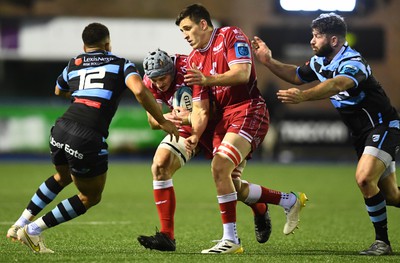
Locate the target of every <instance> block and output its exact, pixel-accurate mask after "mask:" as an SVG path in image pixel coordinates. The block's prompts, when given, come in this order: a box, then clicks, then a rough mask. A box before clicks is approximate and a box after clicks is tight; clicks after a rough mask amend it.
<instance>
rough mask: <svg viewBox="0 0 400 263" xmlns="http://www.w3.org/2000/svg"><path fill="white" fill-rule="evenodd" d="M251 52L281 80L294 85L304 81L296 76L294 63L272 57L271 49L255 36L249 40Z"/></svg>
mask: <svg viewBox="0 0 400 263" xmlns="http://www.w3.org/2000/svg"><path fill="white" fill-rule="evenodd" d="M251 44H252V47H253V53H254V55H255V56H256V57H257V59H258V61H260V62H261V63H262V64H263V65H264V66H266V67H267V68H268V69H269V70H271V72H272V73H274V74H275V75H276V76H278V77H279V78H281V79H282V80H284V81H286V82H289V83H291V84H294V85H302V84H304V82H303V81H302V80H301V79H300V78H299V77H298V76H297V73H296V70H297V66H296V65H291V64H285V63H282V62H280V61H278V60H276V59H274V58H273V57H272V51H271V49H269V47H268V46H267V45H266V44H265V42H264V41H262V40H261V39H260V38H259V37H257V36H255V37H254V39H253V40H252V41H251Z"/></svg>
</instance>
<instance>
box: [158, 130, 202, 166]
mask: <svg viewBox="0 0 400 263" xmlns="http://www.w3.org/2000/svg"><path fill="white" fill-rule="evenodd" d="M185 140H186V139H185V138H184V137H181V136H179V140H178V142H176V140H175V138H174V139H173V140H172V141H171V137H170V135H167V136H165V137H164V139H163V140H162V141H161V142H160V145H159V146H158V148H164V149H167V150H169V151H170V152H172V153H173V154H175V156H176V157H178V159H179V162H180V163H181V167H182V166H184V165H185V163H186V162H188V161H189V160H190V159H192V157H193V156H195V155H196V154H197V152H198V147H197V149H196V152H195V153H193V154H191V155H189V154H188V153H187V152H186V148H185Z"/></svg>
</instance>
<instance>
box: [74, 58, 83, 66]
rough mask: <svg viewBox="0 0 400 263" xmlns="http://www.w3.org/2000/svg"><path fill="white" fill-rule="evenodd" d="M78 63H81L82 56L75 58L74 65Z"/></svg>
mask: <svg viewBox="0 0 400 263" xmlns="http://www.w3.org/2000/svg"><path fill="white" fill-rule="evenodd" d="M80 64H82V58H77V59H75V65H76V66H79V65H80Z"/></svg>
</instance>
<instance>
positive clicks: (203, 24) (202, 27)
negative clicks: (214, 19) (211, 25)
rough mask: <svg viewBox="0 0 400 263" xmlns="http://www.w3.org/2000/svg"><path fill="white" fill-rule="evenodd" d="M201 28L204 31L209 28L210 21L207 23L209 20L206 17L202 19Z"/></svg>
mask: <svg viewBox="0 0 400 263" xmlns="http://www.w3.org/2000/svg"><path fill="white" fill-rule="evenodd" d="M200 28H201V29H202V30H203V31H205V30H207V28H208V23H207V21H206V20H205V19H201V20H200Z"/></svg>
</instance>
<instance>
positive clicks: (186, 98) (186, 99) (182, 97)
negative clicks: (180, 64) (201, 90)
mask: <svg viewBox="0 0 400 263" xmlns="http://www.w3.org/2000/svg"><path fill="white" fill-rule="evenodd" d="M172 107H173V108H174V109H175V108H176V107H183V108H185V109H187V110H188V111H192V108H193V102H192V89H191V88H189V87H187V86H182V87H180V88H179V89H177V90H176V91H175V93H174V97H173V99H172Z"/></svg>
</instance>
